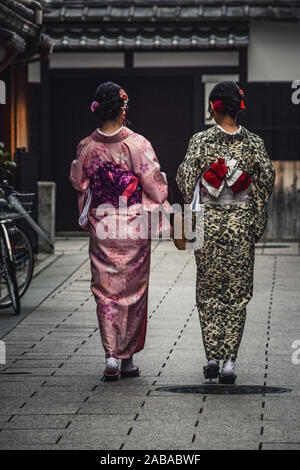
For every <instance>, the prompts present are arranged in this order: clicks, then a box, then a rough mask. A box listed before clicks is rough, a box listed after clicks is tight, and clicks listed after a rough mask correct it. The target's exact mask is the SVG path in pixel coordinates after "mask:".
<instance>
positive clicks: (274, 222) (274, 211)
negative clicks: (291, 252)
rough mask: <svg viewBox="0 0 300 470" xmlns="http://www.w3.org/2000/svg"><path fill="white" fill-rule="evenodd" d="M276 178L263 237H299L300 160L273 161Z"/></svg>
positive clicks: (294, 238) (285, 238) (296, 238)
mask: <svg viewBox="0 0 300 470" xmlns="http://www.w3.org/2000/svg"><path fill="white" fill-rule="evenodd" d="M273 164H274V167H275V170H276V180H275V187H274V191H273V194H272V196H271V199H270V202H269V205H268V212H269V222H268V226H267V230H266V232H265V234H264V237H263V239H268V240H272V239H273V240H275V239H276V240H278V239H281V240H287V239H289V240H299V239H300V217H299V215H300V214H299V209H300V161H273Z"/></svg>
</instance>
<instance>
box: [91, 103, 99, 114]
mask: <svg viewBox="0 0 300 470" xmlns="http://www.w3.org/2000/svg"><path fill="white" fill-rule="evenodd" d="M99 106H100V104H99V103H98V101H93V102H92V104H91V111H92V113H93V112H94V111H95V109H96V108H99Z"/></svg>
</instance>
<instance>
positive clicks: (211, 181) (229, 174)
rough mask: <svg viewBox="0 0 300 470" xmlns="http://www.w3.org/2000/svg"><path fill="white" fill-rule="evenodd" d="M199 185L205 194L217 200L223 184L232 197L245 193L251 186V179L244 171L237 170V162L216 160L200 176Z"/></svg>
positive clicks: (222, 159)
mask: <svg viewBox="0 0 300 470" xmlns="http://www.w3.org/2000/svg"><path fill="white" fill-rule="evenodd" d="M201 183H202V185H203V186H204V187H205V189H206V190H207V192H208V193H209V194H210V195H211V196H214V197H215V198H218V197H219V195H220V194H221V191H222V189H223V188H224V186H225V183H226V184H227V186H228V187H229V188H230V190H231V192H232V194H233V195H236V194H238V193H240V192H241V191H245V190H246V189H247V188H248V187H249V186H250V184H251V178H250V176H249V175H248V173H246V172H245V171H242V170H239V168H238V162H237V161H236V160H234V159H233V158H231V159H224V158H218V161H217V162H214V163H212V164H211V166H210V169H209V170H207V171H205V172H204V173H203V174H202V176H201Z"/></svg>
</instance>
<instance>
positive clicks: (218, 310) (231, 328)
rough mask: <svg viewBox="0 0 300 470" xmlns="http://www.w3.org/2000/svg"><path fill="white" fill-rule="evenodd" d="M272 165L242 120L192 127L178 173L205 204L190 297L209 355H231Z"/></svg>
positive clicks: (189, 193) (248, 292) (187, 194)
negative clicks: (230, 127)
mask: <svg viewBox="0 0 300 470" xmlns="http://www.w3.org/2000/svg"><path fill="white" fill-rule="evenodd" d="M274 180H275V170H274V168H273V165H272V163H271V161H270V158H269V157H268V155H267V152H266V150H265V146H264V143H263V140H262V139H261V138H260V137H258V136H257V135H255V134H253V133H251V132H249V131H248V130H247V129H245V128H244V127H243V126H240V127H239V129H238V131H236V132H235V133H233V134H231V133H227V132H225V131H224V130H223V129H222V128H221V127H220V126H218V125H215V126H213V127H211V128H209V129H208V130H205V131H203V132H199V133H197V134H195V135H194V136H193V137H192V138H191V140H190V142H189V146H188V150H187V154H186V157H185V159H184V161H183V162H182V164H181V165H180V167H179V169H178V173H177V177H176V181H177V184H178V187H179V189H180V190H181V192H182V194H183V197H184V201H185V203H187V204H190V203H191V202H192V201H193V199H194V197H195V193H196V192H197V193H198V194H199V197H200V202H201V203H202V204H203V205H204V245H203V247H202V248H201V249H199V250H196V251H195V258H196V264H197V281H196V299H197V307H198V311H199V316H200V324H201V329H202V335H203V341H204V346H205V351H206V356H207V359H208V360H210V359H215V360H223V359H224V360H232V361H234V360H235V359H236V356H237V352H238V349H239V345H240V342H241V338H242V334H243V329H244V324H245V319H246V305H247V304H248V302H249V300H250V299H251V297H252V294H253V267H254V252H255V243H256V242H257V241H258V240H259V239H260V237H261V236H262V235H263V232H264V230H265V227H266V224H267V218H268V216H267V211H266V204H267V202H268V200H269V197H270V195H271V193H272V190H273V185H274Z"/></svg>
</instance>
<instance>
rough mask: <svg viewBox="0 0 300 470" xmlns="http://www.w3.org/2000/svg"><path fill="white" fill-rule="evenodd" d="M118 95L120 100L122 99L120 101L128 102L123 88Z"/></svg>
mask: <svg viewBox="0 0 300 470" xmlns="http://www.w3.org/2000/svg"><path fill="white" fill-rule="evenodd" d="M119 93H120V98H122V100H124V101H128V96H127V93H126V91H125V90H123V88H121V90H120V91H119Z"/></svg>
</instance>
